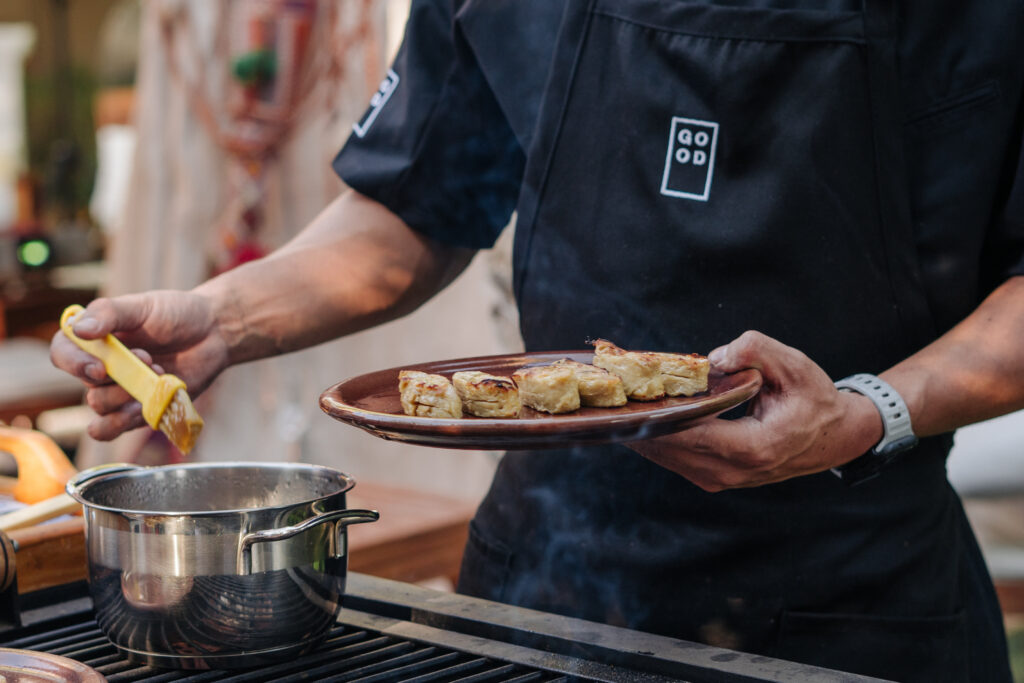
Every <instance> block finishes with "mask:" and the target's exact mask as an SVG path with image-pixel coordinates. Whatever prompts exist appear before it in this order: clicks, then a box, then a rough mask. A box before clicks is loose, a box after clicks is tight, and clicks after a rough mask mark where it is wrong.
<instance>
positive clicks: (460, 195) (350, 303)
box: [53, 0, 1024, 681]
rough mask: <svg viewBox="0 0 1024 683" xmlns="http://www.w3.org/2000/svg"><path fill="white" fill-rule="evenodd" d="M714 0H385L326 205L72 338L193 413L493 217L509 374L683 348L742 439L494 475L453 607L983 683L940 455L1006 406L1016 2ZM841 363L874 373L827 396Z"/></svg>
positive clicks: (993, 639) (1020, 64)
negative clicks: (278, 237) (185, 287)
mask: <svg viewBox="0 0 1024 683" xmlns="http://www.w3.org/2000/svg"><path fill="white" fill-rule="evenodd" d="M745 4H746V3H736V2H731V3H729V5H728V6H718V5H709V4H703V3H686V2H667V1H659V0H631V1H629V2H625V1H622V0H618V1H615V0H564V2H560V3H559V2H549V1H547V0H545V1H543V2H542V1H541V0H488V1H487V2H476V1H474V0H469V1H467V2H455V3H452V2H447V1H445V0H421V1H417V2H414V4H413V9H412V14H411V18H410V22H409V26H408V29H407V37H406V41H405V44H404V46H403V49H402V51H401V52H400V53H399V56H398V58H397V60H396V62H395V65H394V68H393V70H392V71H391V72H390V73H389V74H388V78H387V79H386V80H385V82H384V83H383V84H382V86H381V91H380V92H379V93H378V94H377V95H376V96H375V97H374V99H373V104H372V106H371V108H370V110H369V111H368V113H367V114H366V116H365V117H364V118H363V120H361V121H360V122H359V124H357V126H356V129H355V134H354V136H353V137H352V138H351V139H350V141H349V143H348V144H347V145H346V147H345V149H344V150H343V151H342V152H341V154H340V155H339V156H338V158H337V160H336V162H335V168H336V170H337V171H338V172H339V173H340V175H341V176H342V177H343V178H344V179H345V180H346V182H348V183H349V184H350V185H351V186H352V187H353V188H355V191H354V192H350V193H348V194H346V195H344V196H342V197H341V198H339V199H338V200H337V201H336V202H334V204H332V205H331V206H330V207H329V208H328V209H327V210H326V211H325V212H324V213H323V214H322V215H321V216H320V217H318V218H317V219H316V220H315V221H314V222H313V223H312V224H311V225H310V226H309V227H308V228H307V229H306V231H304V233H303V234H302V235H300V236H299V237H298V238H297V239H295V240H294V241H293V242H291V243H290V244H288V245H287V246H286V247H284V248H283V249H282V250H280V251H279V252H277V253H275V254H273V255H271V256H270V257H268V258H267V259H265V260H263V261H261V262H259V263H256V264H253V265H249V266H245V267H243V268H240V269H238V270H236V271H234V272H232V273H229V274H228V275H227V276H224V277H221V278H218V279H215V280H213V281H211V282H208V283H206V284H204V285H201V286H200V287H198V288H196V289H195V290H193V291H192V292H190V293H173V292H155V293H150V294H146V295H140V296H129V297H122V298H119V299H115V300H105V301H98V302H94V303H93V304H92V305H91V306H90V307H89V314H90V315H89V317H88V318H86V319H85V320H82V321H80V322H79V323H78V324H77V325H76V327H75V329H76V331H77V332H78V333H79V334H80V335H81V336H95V335H99V334H102V333H104V332H107V331H111V330H113V331H116V332H118V333H119V334H121V335H122V336H124V338H125V339H126V340H127V341H128V342H129V343H130V344H131V345H133V346H139V347H142V348H144V349H148V350H150V351H151V352H152V353H153V356H154V360H155V361H156V362H157V363H158V364H160V365H162V366H163V367H164V368H165V369H167V370H168V371H174V372H176V373H178V374H180V375H181V376H182V377H183V378H184V379H185V380H186V382H188V384H189V386H190V387H192V388H193V390H196V391H200V390H202V389H203V388H204V387H205V386H206V385H207V384H208V383H209V382H210V380H211V378H212V377H214V376H215V375H216V374H217V373H218V372H219V371H220V370H221V369H223V368H224V367H227V366H228V365H230V364H234V363H240V362H244V361H247V360H250V359H253V358H258V357H263V356H265V355H268V354H273V353H283V352H287V351H290V350H293V349H296V348H301V347H304V346H307V345H310V344H316V343H319V342H321V341H324V340H326V339H331V338H333V337H336V336H338V335H343V334H347V333H349V332H352V331H354V330H358V329H363V328H365V327H367V326H371V325H375V324H377V323H379V322H381V321H383V320H387V319H391V318H393V317H395V316H397V315H401V314H403V313H405V312H407V311H409V310H412V309H413V308H415V307H416V306H417V305H418V304H419V303H421V302H422V301H424V300H425V299H426V298H428V297H429V296H430V295H431V294H433V293H434V292H436V291H438V290H439V289H440V288H442V287H443V286H444V285H445V284H446V283H448V282H449V281H450V280H451V279H452V278H453V277H454V276H455V275H456V274H457V273H458V272H459V271H460V269H461V268H462V267H464V265H465V264H466V263H467V261H468V260H469V258H470V256H471V255H472V253H473V250H474V249H479V248H484V247H487V246H488V245H489V244H490V243H491V242H492V241H493V239H494V237H495V236H496V234H497V233H498V232H499V231H500V230H501V226H503V225H504V224H505V222H506V221H507V219H508V217H509V215H510V213H511V212H512V211H513V209H516V210H517V212H518V223H517V234H516V239H517V244H516V253H515V257H514V261H515V276H516V277H515V289H516V295H517V301H518V305H519V308H520V314H521V327H522V332H523V335H524V340H525V342H526V346H527V348H528V349H533V350H543V349H560V348H575V347H580V346H581V345H582V344H583V342H584V340H586V339H587V338H594V337H599V336H600V337H606V338H609V339H612V340H614V341H616V342H617V343H619V344H620V345H622V346H624V347H627V348H635V349H652V350H673V351H695V350H701V349H714V350H713V351H712V352H711V359H712V362H713V364H714V365H715V366H716V367H717V369H718V370H721V371H724V372H734V371H737V370H740V369H742V368H749V367H754V368H758V369H759V370H760V371H761V373H762V375H763V378H764V386H763V388H762V389H761V392H760V393H759V395H758V396H757V397H756V398H755V399H753V400H752V401H751V402H750V404H749V410H748V412H747V415H746V416H744V417H740V418H738V419H733V420H714V421H710V422H706V423H702V424H701V425H699V426H695V427H693V428H691V429H689V430H685V431H682V432H679V433H677V434H674V435H670V436H667V437H663V438H660V439H656V440H650V441H645V442H639V443H636V444H632V445H631V446H632V449H633V450H630V449H629V448H625V447H622V446H605V447H592V448H579V449H566V450H550V451H540V452H511V453H509V454H508V455H507V456H506V457H505V458H504V459H503V461H502V463H501V466H500V468H499V471H498V473H497V475H496V477H495V480H494V483H493V486H492V489H491V491H490V493H489V494H488V497H487V498H486V499H485V501H484V502H483V504H482V505H481V508H480V510H479V512H478V514H477V517H476V519H475V520H474V522H473V525H472V527H471V529H470V540H469V544H468V546H467V549H466V555H465V559H464V564H463V572H462V577H461V579H460V590H463V591H465V592H468V593H471V594H475V595H481V596H484V597H488V598H491V599H496V600H502V601H508V602H512V603H516V604H521V605H525V606H529V607H536V608H540V609H545V610H552V611H557V612H563V613H569V614H574V615H577V616H581V617H584V618H589V619H597V620H602V621H607V622H610V623H615V624H621V625H625V626H628V627H632V628H639V629H645V630H648V631H654V632H659V633H664V634H668V635H672V636H678V637H682V638H687V639H697V640H702V641H705V642H711V643H715V644H719V645H725V646H729V647H734V648H739V649H742V650H746V651H751V652H759V653H764V654H767V655H772V656H777V657H783V658H789V659H795V660H800V661H804V662H809V663H814V664H819V665H823V666H828V667H832V668H837V669H844V670H849V671H857V672H861V673H867V674H872V675H877V676H880V677H885V678H890V679H896V680H922V681H937V680H956V681H982V680H984V681H997V680H1008V678H1009V672H1008V667H1007V664H1006V659H1007V658H1006V650H1005V638H1004V634H1003V632H1002V626H1001V621H1000V615H999V610H998V605H997V603H996V601H995V597H994V592H993V590H992V585H991V582H990V580H989V579H988V576H987V573H986V571H985V568H984V564H983V561H982V558H981V556H980V553H979V552H978V550H977V547H976V544H975V543H974V540H973V537H972V535H971V532H970V530H969V528H968V526H967V523H966V521H965V518H964V516H963V512H962V509H961V506H960V503H959V501H958V499H957V498H956V495H955V494H954V493H953V492H952V490H951V489H950V487H949V485H948V483H947V482H946V478H945V470H944V463H945V457H946V453H947V451H948V448H949V443H950V440H951V439H950V434H951V431H952V430H953V429H955V428H957V427H958V426H960V425H963V424H967V423H970V422H973V421H977V420H980V419H983V418H986V417H990V416H993V415H997V414H1000V413H1005V412H1009V411H1011V410H1014V409H1018V408H1020V407H1024V349H1022V347H1021V345H1020V344H1019V341H1018V340H1019V339H1021V338H1022V336H1024V277H1021V275H1022V274H1024V223H1022V219H1021V216H1022V215H1024V207H1022V203H1024V169H1021V167H1020V163H1021V162H1020V151H1021V126H1022V119H1021V92H1022V82H1024V59H1021V58H1020V57H1021V54H1020V48H1019V40H1018V39H1019V36H1020V35H1021V29H1022V28H1024V16H1022V15H1024V11H1022V8H1021V7H1020V5H1019V3H1016V2H1012V1H1010V0H1003V1H999V2H993V3H985V7H983V8H982V7H979V6H978V5H980V4H981V3H963V2H954V1H953V0H948V1H945V2H943V3H942V7H937V6H936V5H935V3H934V2H928V3H925V2H910V1H909V0H908V1H906V2H902V3H894V2H875V1H874V0H867V1H866V2H865V3H864V4H863V7H861V3H855V2H851V3H841V2H831V3H825V2H821V3H818V5H820V6H818V7H813V6H812V4H813V3H811V2H810V1H809V0H808V1H807V2H796V3H793V2H787V3H785V5H786V6H787V7H788V9H775V8H771V7H765V6H764V5H765V4H766V3H763V2H757V3H753V2H752V3H749V4H750V5H751V6H749V7H748V6H741V5H745ZM453 5H454V7H453ZM753 5H757V6H756V7H754V6H753ZM840 5H841V6H840ZM847 5H849V6H847ZM744 330H758V331H757V332H744ZM439 333H443V334H448V333H449V332H447V331H445V332H439ZM729 340H733V341H731V342H730V341H729ZM726 342H728V343H726ZM722 344H724V346H723V345H722ZM715 347H717V348H715ZM798 349H799V350H798ZM53 357H54V360H55V362H56V363H57V364H58V365H59V366H61V367H64V368H66V369H68V370H69V371H72V372H74V373H76V374H77V375H78V376H80V377H83V378H87V379H88V380H89V381H91V382H94V383H98V384H97V386H96V387H95V388H93V389H91V390H90V392H89V402H90V405H92V406H93V407H94V408H95V409H96V411H97V412H98V413H100V415H102V416H103V417H102V418H100V419H99V420H97V421H96V422H95V423H94V424H93V425H92V426H91V428H90V430H91V433H92V434H93V435H94V436H98V437H109V436H113V435H115V434H117V433H119V432H121V431H123V430H124V429H129V428H132V427H135V426H138V425H140V424H142V423H141V420H140V418H139V417H138V408H137V407H136V406H134V405H132V404H131V403H129V402H127V399H126V396H125V395H124V394H123V392H121V391H120V390H119V389H117V388H115V387H110V386H107V385H102V384H99V383H102V382H103V381H104V379H105V376H104V373H103V370H102V368H101V367H99V365H98V364H97V363H95V362H94V361H90V360H89V359H88V358H87V357H85V356H83V355H82V354H80V353H78V352H77V351H76V350H75V349H74V348H72V347H71V346H70V345H69V344H68V343H66V342H65V340H62V339H60V338H59V337H58V338H55V340H54V345H53ZM854 373H875V374H880V375H881V380H879V378H877V377H874V376H872V377H868V378H867V379H866V380H865V379H863V378H857V379H851V380H848V381H846V382H842V383H841V384H842V385H843V386H844V389H843V390H839V389H837V387H836V386H835V385H834V384H833V380H842V379H843V378H846V377H847V376H850V375H853V374H854ZM908 417H909V420H908ZM918 438H919V439H920V442H919V443H917V444H916V445H914V444H915V442H916V440H917V439H918ZM636 452H639V453H640V454H642V455H643V456H645V457H643V458H640V457H637V456H636ZM680 475H681V476H680Z"/></svg>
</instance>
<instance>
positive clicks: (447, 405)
mask: <svg viewBox="0 0 1024 683" xmlns="http://www.w3.org/2000/svg"><path fill="white" fill-rule="evenodd" d="M398 392H399V399H400V400H401V402H402V410H403V411H405V414H406V415H413V416H415V417H439V418H445V417H447V418H460V417H462V401H460V400H459V396H458V394H457V393H456V392H455V387H454V386H452V383H451V382H450V381H449V380H448V378H447V377H445V376H444V375H432V374H429V373H426V372H420V371H418V370H402V371H400V372H399V373H398Z"/></svg>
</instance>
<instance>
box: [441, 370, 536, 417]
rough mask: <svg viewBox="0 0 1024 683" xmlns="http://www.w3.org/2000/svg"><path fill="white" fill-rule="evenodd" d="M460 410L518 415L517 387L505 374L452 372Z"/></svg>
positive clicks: (506, 415)
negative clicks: (459, 401) (460, 403)
mask: <svg viewBox="0 0 1024 683" xmlns="http://www.w3.org/2000/svg"><path fill="white" fill-rule="evenodd" d="M452 384H454V385H455V392H456V393H457V394H458V395H459V399H460V400H461V401H462V410H463V411H465V412H467V413H469V414H470V415H476V416H477V417H516V416H517V415H519V407H520V402H519V390H518V389H516V385H515V383H514V382H513V381H512V380H511V379H509V378H508V377H498V376H497V375H489V374H487V373H486V372H478V371H476V370H465V371H462V372H456V373H455V374H454V375H452Z"/></svg>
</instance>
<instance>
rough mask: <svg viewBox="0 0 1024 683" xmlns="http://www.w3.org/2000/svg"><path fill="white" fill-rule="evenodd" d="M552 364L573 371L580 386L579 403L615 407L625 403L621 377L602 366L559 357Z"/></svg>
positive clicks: (596, 406) (598, 406)
mask: <svg viewBox="0 0 1024 683" xmlns="http://www.w3.org/2000/svg"><path fill="white" fill-rule="evenodd" d="M552 365H555V366H560V367H566V368H569V369H571V370H572V371H573V373H575V375H576V381H577V382H578V383H579V387H580V403H582V404H583V405H585V406H592V407H595V408H616V407H618V406H624V405H626V390H625V389H624V388H623V384H622V379H621V378H620V377H619V376H618V375H613V374H612V373H610V372H608V371H607V370H605V369H603V368H599V367H597V366H595V365H588V364H587V363H580V362H579V361H575V360H572V359H571V358H561V359H559V360H556V361H555V362H554V363H552Z"/></svg>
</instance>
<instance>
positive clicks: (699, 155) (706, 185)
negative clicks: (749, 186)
mask: <svg viewBox="0 0 1024 683" xmlns="http://www.w3.org/2000/svg"><path fill="white" fill-rule="evenodd" d="M717 144H718V124H717V123H715V122H714V121H700V120H698V119H686V118H683V117H681V116H673V117H672V126H671V130H670V132H669V136H668V152H667V153H666V155H665V173H664V174H663V175H662V178H661V193H662V194H663V195H666V196H668V197H680V198H682V199H696V200H698V201H702V202H706V201H707V200H708V196H710V194H711V178H712V176H713V175H714V173H715V147H716V145H717Z"/></svg>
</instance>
